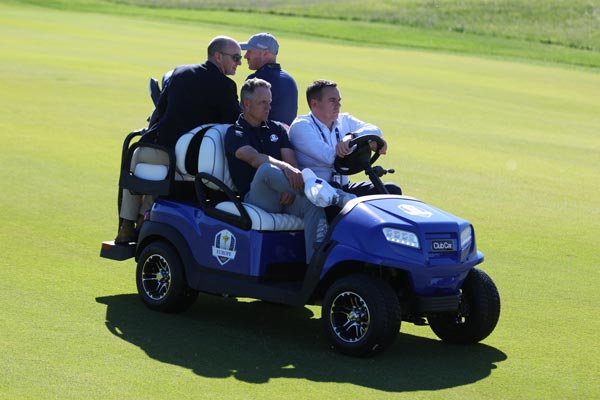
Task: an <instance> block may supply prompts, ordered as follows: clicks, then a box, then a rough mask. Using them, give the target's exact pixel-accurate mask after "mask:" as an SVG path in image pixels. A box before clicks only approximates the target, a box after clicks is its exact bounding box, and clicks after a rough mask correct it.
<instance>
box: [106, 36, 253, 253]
mask: <svg viewBox="0 0 600 400" xmlns="http://www.w3.org/2000/svg"><path fill="white" fill-rule="evenodd" d="M241 53H242V50H241V48H240V45H239V44H238V42H237V41H235V40H234V39H232V38H230V37H226V36H217V37H215V38H214V39H213V40H212V41H211V42H210V43H209V45H208V59H207V61H206V62H205V63H204V64H195V65H183V66H179V67H177V68H175V70H174V71H173V74H172V75H171V77H170V78H169V80H168V81H167V84H166V86H165V87H164V88H163V92H162V94H161V97H160V99H159V102H158V105H157V110H162V115H160V117H159V119H158V122H157V128H158V129H157V136H156V138H155V140H154V141H155V142H156V143H157V144H160V145H163V146H165V147H167V148H171V149H172V148H174V147H175V144H176V143H177V140H178V139H179V138H180V137H181V136H182V135H183V134H184V133H186V132H189V131H190V130H192V129H194V128H195V127H197V126H199V125H203V124H207V123H212V122H215V123H234V122H235V121H236V120H237V118H238V116H239V114H240V112H241V109H240V104H239V100H238V96H237V86H236V84H235V82H234V81H233V80H232V79H230V78H228V77H227V76H226V75H235V72H236V69H237V67H238V66H239V65H242V54H241ZM139 162H144V163H149V164H162V165H168V163H169V160H168V156H167V154H166V153H165V152H164V151H161V150H157V149H154V148H150V147H140V148H138V149H137V150H136V151H135V153H134V155H133V158H132V161H131V164H132V165H131V168H132V171H133V170H134V169H135V165H136V164H137V163H139ZM152 201H153V199H152V198H151V196H144V195H133V194H131V193H130V192H129V190H123V198H122V203H121V211H120V216H121V218H122V220H123V223H122V225H121V227H120V229H119V233H118V235H117V237H116V238H115V243H129V242H133V241H135V240H137V233H138V230H139V225H140V224H141V222H142V221H143V215H144V213H145V212H146V211H147V210H149V209H150V207H151V205H152ZM136 221H138V222H139V223H138V226H137V228H138V229H136Z"/></svg>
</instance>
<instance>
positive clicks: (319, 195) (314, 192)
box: [302, 168, 339, 207]
mask: <svg viewBox="0 0 600 400" xmlns="http://www.w3.org/2000/svg"><path fill="white" fill-rule="evenodd" d="M302 178H303V179H304V194H305V195H306V198H307V199H308V200H309V201H310V202H311V203H313V204H314V205H315V206H317V207H329V206H330V205H332V204H337V202H338V200H339V194H338V192H337V191H336V189H334V188H333V187H331V185H329V183H327V182H326V181H324V180H323V179H321V178H319V177H317V175H315V173H314V172H313V171H312V170H311V169H309V168H304V169H303V170H302Z"/></svg>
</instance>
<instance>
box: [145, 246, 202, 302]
mask: <svg viewBox="0 0 600 400" xmlns="http://www.w3.org/2000/svg"><path fill="white" fill-rule="evenodd" d="M136 284H137V289H138V294H139V295H140V298H141V299H142V302H143V303H144V304H145V305H146V306H147V307H148V308H151V309H153V310H156V311H162V312H179V311H184V310H187V309H188V308H189V307H190V306H191V305H192V304H193V303H194V301H195V300H196V298H197V297H198V292H197V291H195V290H192V289H191V288H190V287H189V286H188V284H187V280H186V278H185V271H184V269H183V264H182V262H181V259H180V258H179V256H178V255H177V252H176V251H175V249H174V248H173V247H172V246H171V245H169V244H168V243H165V242H162V241H158V242H154V243H151V244H150V245H148V246H147V247H146V248H144V250H143V251H142V253H141V255H140V258H139V261H138V264H137V270H136Z"/></svg>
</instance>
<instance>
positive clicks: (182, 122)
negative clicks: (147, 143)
mask: <svg viewBox="0 0 600 400" xmlns="http://www.w3.org/2000/svg"><path fill="white" fill-rule="evenodd" d="M165 103H166V104H165ZM160 107H164V114H163V115H162V116H161V117H160V119H159V120H158V123H157V124H158V139H157V143H158V144H161V145H164V146H167V147H170V148H174V147H175V143H177V139H179V138H180V137H181V135H183V134H184V133H186V132H189V131H190V130H192V129H194V128H195V127H197V126H199V125H204V124H207V123H212V122H215V123H228V124H232V123H234V122H235V121H236V120H237V117H238V116H239V115H240V112H241V109H240V103H239V100H238V95H237V85H236V84H235V82H234V81H233V80H232V79H230V78H228V77H227V76H226V75H225V74H223V73H222V72H221V71H220V70H219V69H218V68H217V66H216V65H214V64H213V63H211V62H209V61H207V62H205V63H204V64H193V65H182V66H179V67H177V68H175V70H174V71H173V74H172V75H171V78H170V79H169V81H168V83H167V85H166V87H165V88H164V89H163V92H162V94H161V97H160V99H159V103H158V106H157V108H160Z"/></svg>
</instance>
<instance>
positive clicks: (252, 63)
mask: <svg viewBox="0 0 600 400" xmlns="http://www.w3.org/2000/svg"><path fill="white" fill-rule="evenodd" d="M240 47H241V48H242V50H246V54H245V55H244V58H245V59H246V60H247V61H248V68H249V69H250V70H252V71H256V72H255V73H253V74H250V75H248V78H247V79H252V78H260V79H263V80H265V81H267V82H269V83H270V84H271V95H272V96H273V102H272V103H271V112H270V114H269V119H271V120H273V121H279V122H283V123H284V124H286V125H288V126H289V125H291V123H292V121H293V120H294V118H296V115H297V114H298V87H297V85H296V81H295V80H294V78H293V77H292V76H291V75H290V74H288V73H287V72H286V71H285V70H283V69H281V65H279V64H277V54H278V52H279V43H277V39H275V37H274V36H273V35H271V34H270V33H257V34H256V35H254V36H252V37H251V38H250V39H248V41H247V42H246V43H240Z"/></svg>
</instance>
